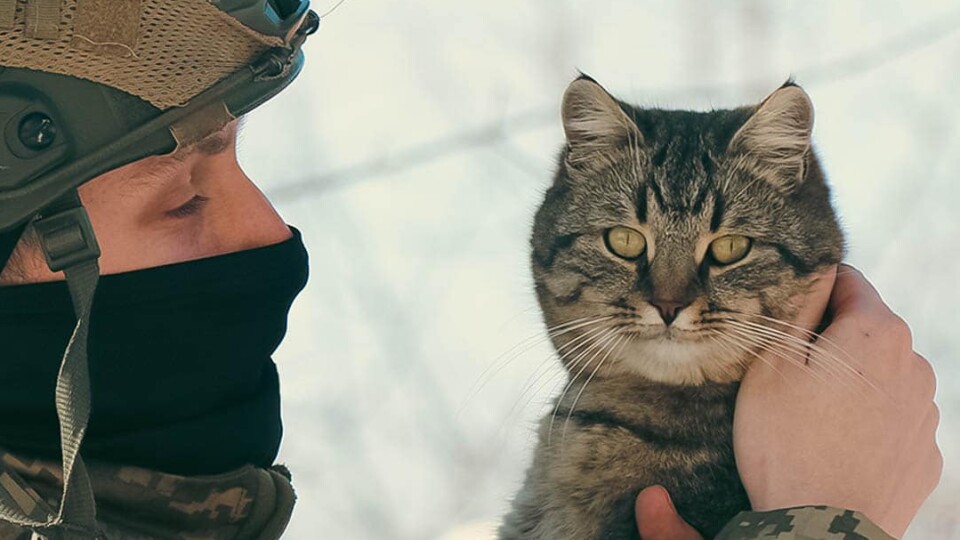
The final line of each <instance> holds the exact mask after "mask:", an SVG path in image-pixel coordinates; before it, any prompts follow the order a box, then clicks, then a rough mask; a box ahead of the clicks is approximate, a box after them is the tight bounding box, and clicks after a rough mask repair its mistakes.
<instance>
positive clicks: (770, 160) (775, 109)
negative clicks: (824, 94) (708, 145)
mask: <svg viewBox="0 0 960 540" xmlns="http://www.w3.org/2000/svg"><path fill="white" fill-rule="evenodd" d="M812 133H813V103H812V102H811V101H810V97H809V96H807V93H806V92H804V91H803V89H802V88H800V87H799V86H797V85H796V84H794V83H793V82H787V83H786V84H784V85H783V86H781V87H780V88H779V89H777V90H776V91H775V92H774V93H772V94H770V95H769V96H767V98H766V99H764V100H763V102H762V103H760V106H759V107H757V110H756V112H754V113H753V116H751V117H750V119H749V120H747V122H746V123H745V124H744V125H743V127H741V128H740V129H739V130H738V131H737V133H736V134H735V135H734V136H733V139H731V141H730V145H729V146H728V149H727V153H728V155H731V156H743V157H746V158H747V159H746V160H745V161H746V162H748V163H749V166H750V167H751V168H752V169H754V172H755V173H756V174H758V175H759V176H760V177H762V178H765V179H766V180H767V181H769V182H770V183H771V184H773V185H774V186H775V187H776V188H777V189H780V190H781V191H784V192H790V191H792V190H793V189H795V188H796V187H798V186H799V185H800V183H801V182H803V177H804V174H805V173H806V171H805V170H804V167H805V163H806V159H807V154H809V152H810V145H811V139H810V137H811V134H812Z"/></svg>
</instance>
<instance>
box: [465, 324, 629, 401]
mask: <svg viewBox="0 0 960 540" xmlns="http://www.w3.org/2000/svg"><path fill="white" fill-rule="evenodd" d="M611 318H613V316H612V315H606V316H601V317H596V316H594V317H581V318H579V319H574V320H572V321H567V322H565V323H561V324H557V325H554V326H553V327H551V328H548V329H547V333H546V335H543V334H538V335H534V336H531V337H528V338H525V339H524V340H522V341H521V342H520V343H518V344H516V345H514V346H513V347H511V348H510V349H508V350H507V351H505V352H503V353H501V354H500V355H499V356H497V358H495V359H494V360H493V361H492V362H491V363H490V365H488V366H487V367H486V369H484V370H483V372H481V373H480V375H479V376H478V377H477V379H476V380H475V382H474V383H473V385H472V386H471V387H470V390H468V391H467V397H466V398H464V400H463V403H462V404H461V405H460V408H459V409H458V410H457V414H456V416H457V417H458V418H459V416H460V414H462V413H463V411H464V409H465V408H466V407H467V405H468V404H469V403H470V400H472V399H473V398H475V397H476V396H477V394H479V393H480V391H481V390H483V388H484V387H485V386H486V385H487V384H489V383H490V381H491V380H493V379H494V377H496V376H497V375H499V374H500V372H502V371H503V370H504V369H505V368H506V367H507V366H508V365H510V363H511V362H513V361H514V360H516V359H517V358H519V357H520V356H521V355H523V354H524V353H526V352H527V351H529V350H530V349H532V348H533V347H536V346H537V345H539V344H541V343H543V342H545V341H547V340H548V339H551V338H556V337H559V336H562V335H564V334H567V333H569V332H573V331H576V330H579V329H581V328H586V327H588V326H591V325H594V324H598V323H601V322H603V321H606V320H608V319H611Z"/></svg>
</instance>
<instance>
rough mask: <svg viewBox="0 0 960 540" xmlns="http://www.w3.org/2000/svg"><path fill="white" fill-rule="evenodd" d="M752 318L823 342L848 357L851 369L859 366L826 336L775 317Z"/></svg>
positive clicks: (755, 315) (754, 315)
mask: <svg viewBox="0 0 960 540" xmlns="http://www.w3.org/2000/svg"><path fill="white" fill-rule="evenodd" d="M751 316H752V317H757V318H759V319H762V320H765V321H769V322H772V323H774V324H779V325H783V326H785V327H787V328H790V329H792V330H796V331H798V332H800V333H802V334H803V335H805V336H807V337H810V338H812V340H816V341H818V342H820V341H822V342H823V343H827V344H829V345H830V346H832V347H833V348H835V349H836V350H837V352H839V353H840V354H842V355H844V356H846V357H847V359H849V360H850V362H851V364H850V367H851V368H853V367H854V366H855V365H857V364H859V361H857V359H856V358H854V357H853V356H851V355H850V353H848V352H847V351H846V349H844V348H843V347H841V346H840V345H838V344H837V343H836V342H835V341H833V340H832V339H830V338H828V337H827V336H825V335H823V334H820V333H817V332H813V331H811V330H807V329H806V328H803V327H802V326H798V325H796V324H793V323H790V322H787V321H782V320H780V319H776V318H774V317H768V316H766V315H760V314H758V313H755V314H751ZM743 322H745V323H750V322H751V321H743ZM753 324H756V323H753ZM858 373H859V372H858Z"/></svg>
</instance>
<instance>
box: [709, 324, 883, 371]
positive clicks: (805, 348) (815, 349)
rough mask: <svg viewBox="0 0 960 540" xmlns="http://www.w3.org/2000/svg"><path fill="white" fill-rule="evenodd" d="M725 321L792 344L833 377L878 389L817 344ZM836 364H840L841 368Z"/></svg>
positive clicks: (749, 325) (751, 325) (770, 338)
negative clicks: (849, 378) (852, 379)
mask: <svg viewBox="0 0 960 540" xmlns="http://www.w3.org/2000/svg"><path fill="white" fill-rule="evenodd" d="M735 313H738V314H740V315H749V314H746V313H740V312H735ZM761 317H763V318H768V317H764V316H761ZM768 319H770V320H771V321H775V322H781V323H783V321H780V320H779V319H773V318H768ZM723 321H724V322H725V323H726V324H727V325H728V326H736V327H739V328H741V329H742V330H744V331H749V332H751V333H760V334H763V335H764V336H765V337H766V338H768V339H769V340H770V341H771V342H772V343H776V344H779V345H781V346H786V344H787V343H789V344H792V347H793V350H794V351H795V352H797V353H798V354H801V355H802V356H804V357H805V358H804V364H806V362H807V359H812V360H818V361H820V362H821V363H822V364H823V365H824V369H826V370H827V371H829V372H831V373H832V374H833V375H835V376H837V377H838V378H844V377H850V376H852V377H854V378H857V379H860V380H862V381H863V382H866V383H867V384H868V385H870V386H871V387H874V388H875V389H876V387H875V385H874V384H873V383H872V382H871V381H869V380H868V379H866V378H865V377H864V376H863V375H862V374H861V373H860V372H858V371H856V370H855V369H853V368H851V367H850V366H849V365H847V363H846V362H844V361H843V360H842V359H841V358H838V357H836V356H835V355H834V354H832V353H831V352H830V351H828V350H826V349H825V348H823V347H820V346H818V345H817V344H816V343H811V342H809V341H806V340H804V339H800V338H798V337H796V336H794V335H792V334H789V333H787V332H783V331H780V330H777V329H775V328H770V327H769V326H766V325H763V324H758V323H755V322H751V321H744V320H741V319H737V318H732V317H726V318H724V319H723ZM784 324H787V325H790V324H789V323H784ZM796 329H797V330H803V331H806V332H808V333H809V334H811V335H817V334H816V333H815V332H809V331H807V330H805V329H803V328H800V327H796ZM841 350H842V349H841ZM848 356H849V355H848ZM836 364H839V366H838V365H836ZM845 370H846V371H850V372H851V373H847V372H846V371H845Z"/></svg>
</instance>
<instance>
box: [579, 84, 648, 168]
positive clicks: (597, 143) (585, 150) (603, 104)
mask: <svg viewBox="0 0 960 540" xmlns="http://www.w3.org/2000/svg"><path fill="white" fill-rule="evenodd" d="M562 115H563V130H564V132H565V133H566V135H567V148H568V149H569V151H568V153H567V163H568V164H569V165H572V166H574V167H578V168H580V167H583V166H586V167H587V168H590V165H591V164H592V163H594V162H596V161H597V160H600V161H602V160H603V158H604V157H605V156H607V155H609V154H608V153H609V152H610V151H613V150H616V149H619V148H622V147H624V146H626V145H628V144H635V145H639V144H641V143H642V139H643V138H642V136H641V135H640V130H639V129H637V126H636V124H635V123H634V122H633V120H631V119H630V118H629V117H628V116H627V115H626V113H624V112H623V109H621V108H620V104H619V103H617V100H616V99H614V98H613V96H611V95H610V94H609V93H608V92H607V91H606V90H604V88H603V87H602V86H600V84H598V83H597V81H595V80H593V79H592V78H590V77H588V76H587V75H581V76H580V78H578V79H577V80H575V81H573V82H572V83H570V86H568V87H567V91H566V93H564V95H563V109H562Z"/></svg>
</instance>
